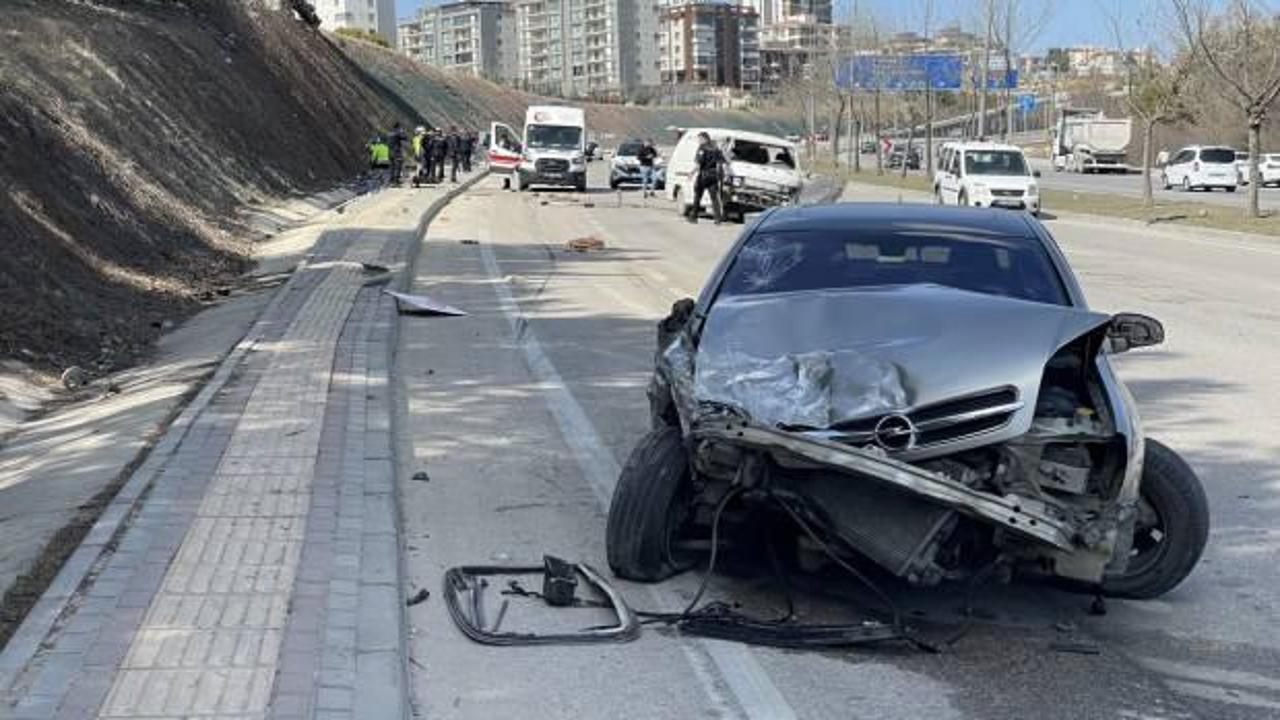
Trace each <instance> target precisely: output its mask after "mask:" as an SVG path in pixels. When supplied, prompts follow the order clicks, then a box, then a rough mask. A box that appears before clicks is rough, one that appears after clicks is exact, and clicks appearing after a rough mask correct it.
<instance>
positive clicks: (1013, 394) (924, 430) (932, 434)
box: [807, 386, 1022, 449]
mask: <svg viewBox="0 0 1280 720" xmlns="http://www.w3.org/2000/svg"><path fill="white" fill-rule="evenodd" d="M1020 409H1022V402H1021V401H1020V400H1019V399H1018V391H1017V389H1015V388H1013V387H1008V386H1006V387H1000V388H994V389H992V390H987V391H984V392H980V393H977V394H974V395H966V396H964V397H960V398H955V399H953V400H945V401H943V402H940V403H934V404H932V405H926V406H924V407H921V408H917V409H915V410H912V411H911V412H909V413H903V414H904V415H905V416H906V417H907V418H908V419H909V420H910V421H911V424H912V425H914V426H915V429H916V436H915V444H914V446H913V447H914V448H915V449H921V448H927V447H930V446H933V445H940V444H943V443H948V442H952V441H955V440H960V439H961V438H968V437H973V436H975V435H981V434H983V433H987V432H991V431H992V430H997V429H999V428H1001V427H1004V426H1005V425H1007V424H1008V423H1009V421H1010V420H1011V419H1012V418H1013V414H1014V413H1016V412H1017V411H1018V410H1020ZM884 417H885V416H883V415H877V416H874V417H869V418H860V419H858V420H852V421H849V422H845V423H840V424H839V425H837V426H835V427H833V428H831V429H830V430H818V431H813V432H811V433H807V434H809V435H815V436H818V437H823V438H825V439H828V440H834V441H836V442H843V443H848V444H850V445H867V444H875V441H876V426H877V425H878V424H879V423H880V421H881V420H882V419H883V418H884Z"/></svg>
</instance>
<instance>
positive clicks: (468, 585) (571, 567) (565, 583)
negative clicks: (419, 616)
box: [444, 556, 640, 645]
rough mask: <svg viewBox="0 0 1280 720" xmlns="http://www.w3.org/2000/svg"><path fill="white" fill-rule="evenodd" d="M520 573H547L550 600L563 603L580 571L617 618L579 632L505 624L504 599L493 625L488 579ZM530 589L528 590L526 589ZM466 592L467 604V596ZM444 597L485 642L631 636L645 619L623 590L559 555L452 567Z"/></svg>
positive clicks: (466, 628)
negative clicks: (488, 615) (534, 561)
mask: <svg viewBox="0 0 1280 720" xmlns="http://www.w3.org/2000/svg"><path fill="white" fill-rule="evenodd" d="M519 575H542V576H543V577H544V584H543V594H542V597H543V599H544V600H546V601H547V603H548V604H549V605H553V606H559V607H564V606H568V605H572V604H573V596H574V592H575V590H576V587H577V578H578V576H581V577H582V578H584V579H586V581H587V583H588V584H589V585H590V586H591V587H592V588H594V589H595V590H596V591H597V592H598V593H599V594H600V596H601V597H603V598H604V602H602V603H600V607H603V608H606V609H609V610H611V611H612V612H613V613H614V615H615V616H616V618H617V621H616V622H615V623H614V624H612V625H609V626H606V627H596V628H588V629H585V630H582V631H580V632H576V633H550V634H537V633H532V632H521V631H510V630H509V631H503V630H500V625H501V623H502V619H503V617H504V616H505V614H506V604H505V603H504V604H503V605H502V607H501V608H500V609H499V611H498V615H497V617H496V619H495V620H494V622H493V624H492V625H489V624H488V623H486V622H485V605H484V592H485V589H486V588H488V587H489V583H488V579H489V578H493V577H511V576H519ZM522 594H528V593H522ZM464 596H465V598H466V601H467V603H466V606H465V607H464V603H463V598H464ZM444 600H445V606H446V607H448V608H449V616H450V617H451V618H453V622H454V624H455V625H457V626H458V629H459V630H461V631H462V633H463V634H464V635H466V636H467V637H469V638H471V639H472V640H474V641H476V642H478V643H483V644H485V645H562V644H586V643H600V642H626V641H628V640H633V639H635V637H636V636H637V635H638V634H639V632H640V621H639V619H638V618H637V617H636V614H635V613H634V612H633V611H632V610H631V608H630V607H628V606H627V604H626V602H625V601H624V600H623V598H622V596H621V595H619V594H618V592H617V591H616V590H615V589H614V588H613V586H612V585H610V584H609V582H608V581H607V580H605V579H604V578H603V577H602V576H601V575H600V574H599V573H597V572H596V571H595V570H594V569H592V568H591V566H590V565H587V564H585V563H567V562H565V561H564V560H560V559H558V558H554V557H550V556H548V557H546V558H545V559H544V562H543V564H542V565H528V566H503V565H464V566H461V567H455V568H450V569H449V570H448V571H446V572H445V575H444Z"/></svg>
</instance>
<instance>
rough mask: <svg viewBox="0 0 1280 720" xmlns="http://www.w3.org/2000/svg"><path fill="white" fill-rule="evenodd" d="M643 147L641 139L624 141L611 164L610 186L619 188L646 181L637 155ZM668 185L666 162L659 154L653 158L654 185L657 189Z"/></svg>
mask: <svg viewBox="0 0 1280 720" xmlns="http://www.w3.org/2000/svg"><path fill="white" fill-rule="evenodd" d="M642 147H644V143H642V142H640V141H639V140H632V141H630V142H624V143H622V144H621V145H619V146H618V151H617V152H616V153H614V154H613V161H612V162H611V163H610V164H609V187H610V188H612V189H614V190H617V189H618V187H620V186H622V185H640V184H642V183H643V182H644V175H643V174H642V173H641V171H640V159H639V158H638V157H637V155H638V154H639V153H640V149H641V148H642ZM666 185H667V170H666V163H665V162H664V161H663V159H662V157H661V156H659V157H656V158H654V159H653V187H654V189H655V190H661V189H663V188H664V187H666Z"/></svg>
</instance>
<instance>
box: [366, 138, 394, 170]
mask: <svg viewBox="0 0 1280 720" xmlns="http://www.w3.org/2000/svg"><path fill="white" fill-rule="evenodd" d="M390 166H391V147H390V146H389V145H387V141H386V140H384V139H383V138H382V136H381V135H379V136H377V137H375V138H374V139H373V140H370V141H369V167H370V168H371V169H375V170H376V169H378V168H385V167H390Z"/></svg>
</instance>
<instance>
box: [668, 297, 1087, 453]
mask: <svg viewBox="0 0 1280 720" xmlns="http://www.w3.org/2000/svg"><path fill="white" fill-rule="evenodd" d="M1109 322H1110V316H1108V315H1105V314H1101V313H1095V312H1090V311H1088V310H1082V309H1080V308H1074V307H1067V306H1060V305H1050V304H1045V303H1037V302H1031V301H1024V300H1017V299H1012V298H1006V297H1000V296H994V295H986V294H982V293H975V292H968V291H964V290H957V289H953V288H948V287H941V286H938V285H910V286H894V287H884V288H872V289H857V290H829V291H805V292H795V293H781V294H771V295H750V296H738V297H731V298H722V299H720V300H718V301H717V302H716V303H715V304H714V305H713V306H712V308H711V310H710V312H709V313H708V315H707V317H706V320H705V323H704V325H703V328H702V332H701V335H700V339H699V342H698V347H697V351H696V354H695V356H694V382H693V386H692V393H693V400H694V401H695V402H696V403H699V404H702V403H712V407H714V406H718V405H729V406H733V407H736V408H737V409H739V410H742V411H745V412H746V413H747V414H748V415H749V416H750V417H751V418H752V419H754V420H756V421H758V422H762V423H766V424H770V425H776V426H781V427H794V428H814V429H822V428H829V427H831V426H833V425H837V424H840V423H845V422H848V421H851V420H857V419H865V418H873V417H877V416H881V415H884V414H888V413H901V414H910V413H911V412H914V411H915V410H917V409H919V408H922V407H926V406H930V405H935V404H937V403H941V402H946V401H953V400H957V399H959V398H965V397H968V396H973V395H978V394H983V393H989V392H991V391H993V390H997V389H1005V390H1006V391H1007V390H1008V389H1013V390H1015V391H1016V394H1017V398H1016V400H1017V402H1018V403H1020V407H1019V409H1018V410H1017V411H1016V412H1014V413H1013V414H1012V415H1011V417H1010V421H1009V423H1008V424H1006V425H1005V426H1004V427H1003V428H1001V430H1000V432H999V433H998V434H997V435H998V437H997V436H990V435H988V436H984V438H983V442H994V441H996V440H1000V439H1007V438H1011V437H1015V436H1017V435H1021V434H1023V433H1025V432H1026V431H1027V430H1028V429H1029V428H1030V426H1031V421H1032V417H1033V415H1034V408H1035V404H1036V396H1037V394H1038V391H1039V386H1040V381H1041V377H1042V375H1043V373H1044V367H1045V363H1046V362H1047V361H1048V360H1049V358H1050V357H1052V356H1053V354H1054V353H1055V352H1057V351H1058V350H1059V349H1060V348H1062V347H1063V346H1064V345H1066V344H1068V343H1070V342H1071V341H1072V340H1075V339H1077V338H1079V337H1080V336H1082V335H1084V334H1087V333H1090V332H1091V331H1096V330H1099V329H1100V328H1103V327H1105V326H1106V325H1107V324H1108V323H1109ZM704 407H706V406H705V405H704Z"/></svg>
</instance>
